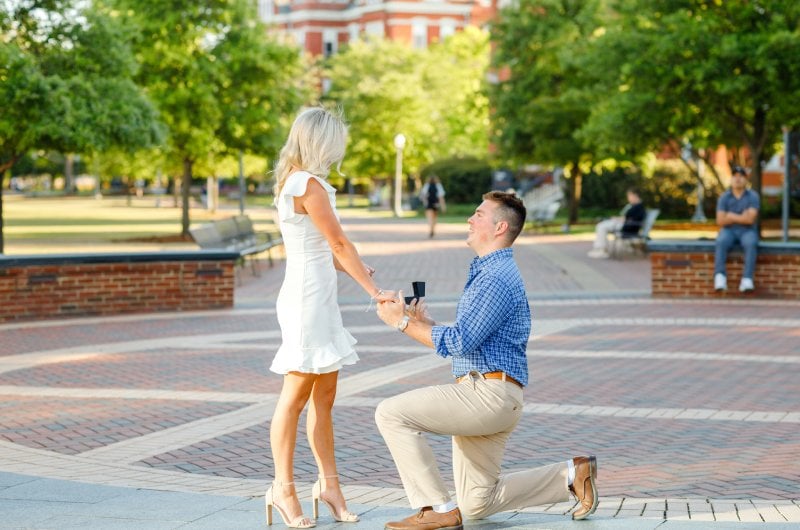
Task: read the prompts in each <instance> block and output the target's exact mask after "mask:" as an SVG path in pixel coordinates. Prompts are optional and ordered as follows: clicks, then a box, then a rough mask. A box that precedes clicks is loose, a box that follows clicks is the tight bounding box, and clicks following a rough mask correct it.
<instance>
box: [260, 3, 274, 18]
mask: <svg viewBox="0 0 800 530" xmlns="http://www.w3.org/2000/svg"><path fill="white" fill-rule="evenodd" d="M272 16H273V7H272V0H258V17H259V18H260V19H261V20H262V21H264V22H272Z"/></svg>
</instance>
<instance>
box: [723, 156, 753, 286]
mask: <svg viewBox="0 0 800 530" xmlns="http://www.w3.org/2000/svg"><path fill="white" fill-rule="evenodd" d="M759 204H760V201H759V197H758V193H756V192H754V191H753V190H750V189H748V188H747V173H746V172H745V170H744V168H742V167H739V166H734V168H733V174H732V175H731V187H730V189H729V190H727V191H726V192H725V193H723V194H722V195H721V196H720V198H719V200H718V201H717V225H718V226H719V227H720V229H719V234H718V235H717V241H716V245H715V252H714V289H716V290H717V291H724V290H725V289H727V288H728V277H727V273H726V269H725V261H726V260H727V258H728V251H729V250H730V249H731V247H733V246H734V245H735V244H736V243H739V244H740V245H741V246H742V249H743V250H744V271H743V273H742V280H741V282H740V283H739V291H741V292H746V291H752V290H753V289H755V285H754V284H753V273H754V272H755V268H756V256H757V254H758V230H757V229H756V219H757V218H758V209H759Z"/></svg>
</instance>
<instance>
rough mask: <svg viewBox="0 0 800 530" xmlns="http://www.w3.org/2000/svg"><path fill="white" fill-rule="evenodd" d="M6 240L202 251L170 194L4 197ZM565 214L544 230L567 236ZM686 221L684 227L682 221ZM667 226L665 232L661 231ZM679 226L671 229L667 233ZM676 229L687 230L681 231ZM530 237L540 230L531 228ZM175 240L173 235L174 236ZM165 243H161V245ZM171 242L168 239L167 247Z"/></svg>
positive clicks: (56, 248)
mask: <svg viewBox="0 0 800 530" xmlns="http://www.w3.org/2000/svg"><path fill="white" fill-rule="evenodd" d="M3 207H4V215H3V217H4V223H5V227H4V235H5V252H6V254H13V255H19V254H41V253H78V252H122V251H125V252H136V251H153V250H173V249H196V248H197V246H196V245H195V244H194V243H193V242H191V241H181V240H180V239H179V238H178V237H177V236H179V234H180V228H181V209H180V208H175V207H174V206H173V203H172V198H171V197H162V198H161V201H160V205H159V206H157V199H156V198H155V197H152V196H145V197H143V198H137V197H133V198H132V199H131V201H130V203H128V200H127V199H126V198H125V197H103V198H101V199H95V198H93V197H49V198H45V197H37V198H26V197H22V196H19V195H4V197H3ZM337 207H338V209H339V210H340V211H341V212H342V213H343V214H345V215H346V216H349V217H370V218H376V219H378V218H391V217H392V216H393V213H392V211H391V209H380V210H372V209H370V208H369V207H368V202H367V199H366V198H365V197H361V196H355V197H353V199H352V202H351V200H350V198H349V197H348V196H347V195H346V194H342V195H340V196H338V197H337ZM475 207H476V205H472V204H457V205H451V206H450V207H448V210H447V213H446V214H445V215H441V216H440V217H439V221H440V222H442V223H465V222H466V220H467V218H468V217H469V216H470V215H472V213H473V212H474V211H475ZM237 213H238V202H237V201H231V200H222V205H221V208H220V209H219V210H218V211H217V212H216V213H210V212H208V211H207V210H206V209H205V208H202V207H200V205H197V207H195V208H192V209H191V211H190V219H191V222H192V223H193V224H196V223H203V222H206V221H209V220H213V219H221V218H224V217H229V216H231V215H236V214H237ZM246 213H247V214H248V215H249V216H250V217H251V218H252V219H253V221H254V223H255V225H256V229H257V230H259V229H260V230H264V229H267V228H269V227H271V226H272V225H273V223H274V209H273V208H272V197H248V198H247V210H246ZM423 215H424V214H423V212H422V211H421V210H418V211H405V212H404V215H403V217H404V218H422V217H423ZM581 221H582V222H581V223H578V224H575V225H572V226H571V227H570V234H574V235H575V236H576V237H578V238H586V237H589V236H590V234H591V233H593V232H594V225H595V223H596V222H597V219H594V218H589V217H588V216H587V217H586V218H584V219H582V220H581ZM565 222H566V212H561V215H559V216H558V217H556V219H555V221H554V222H553V223H552V224H551V225H550V226H548V227H547V228H546V229H545V230H543V231H542V232H546V233H549V234H560V233H562V230H561V226H562V225H563V224H564V223H565ZM681 223H682V224H681ZM659 226H662V227H663V228H660V227H659ZM670 226H672V229H668V228H669V227H670ZM792 227H793V235H794V237H795V239H796V238H797V237H798V235H799V234H798V232H800V221H797V220H794V222H793V224H792ZM674 228H680V230H675V229H674ZM529 233H535V232H532V231H529ZM779 235H780V234H779V231H776V230H774V228H773V227H772V225H770V229H769V230H765V233H764V236H766V237H770V236H772V237H777V236H779ZM170 236H172V237H170ZM652 237H653V238H654V239H677V238H681V239H697V238H701V237H705V238H709V239H713V238H714V237H716V230H715V229H714V228H713V226H712V225H710V224H709V225H698V226H697V227H695V226H691V225H689V224H688V223H686V220H680V221H676V220H669V219H665V220H661V219H659V221H658V223H656V227H655V228H654V230H653V232H652ZM154 238H160V239H161V240H154ZM164 240H167V242H165V241H164Z"/></svg>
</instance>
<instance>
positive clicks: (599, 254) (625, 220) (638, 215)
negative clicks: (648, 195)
mask: <svg viewBox="0 0 800 530" xmlns="http://www.w3.org/2000/svg"><path fill="white" fill-rule="evenodd" d="M627 197H628V204H627V205H626V206H625V208H623V209H622V213H621V215H619V216H618V217H612V218H611V219H606V220H605V221H600V222H599V223H597V226H595V228H594V233H595V240H594V247H593V248H592V250H590V251H589V257H590V258H608V234H610V233H613V232H617V231H622V233H623V234H631V235H632V234H638V233H639V230H640V229H641V228H642V223H643V222H644V218H645V216H646V214H647V213H646V212H645V209H644V205H643V204H642V199H641V197H640V196H639V191H638V190H637V189H636V188H629V189H628V192H627Z"/></svg>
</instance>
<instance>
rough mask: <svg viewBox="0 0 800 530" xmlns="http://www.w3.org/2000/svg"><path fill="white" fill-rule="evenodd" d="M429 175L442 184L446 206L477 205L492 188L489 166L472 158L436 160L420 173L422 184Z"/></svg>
mask: <svg viewBox="0 0 800 530" xmlns="http://www.w3.org/2000/svg"><path fill="white" fill-rule="evenodd" d="M431 175H436V176H438V177H439V180H440V181H441V182H442V186H443V187H444V189H445V193H446V197H447V202H448V204H449V203H452V204H456V203H463V204H478V203H480V202H481V196H482V195H483V194H484V193H486V192H487V191H489V190H490V189H491V186H492V168H491V166H489V163H488V162H486V161H485V160H480V159H477V158H473V157H463V158H447V159H444V160H438V161H436V162H434V163H432V164H430V165H429V166H427V167H424V168H423V169H422V171H420V176H421V177H422V181H423V183H424V182H425V181H427V180H428V177H430V176H431Z"/></svg>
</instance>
